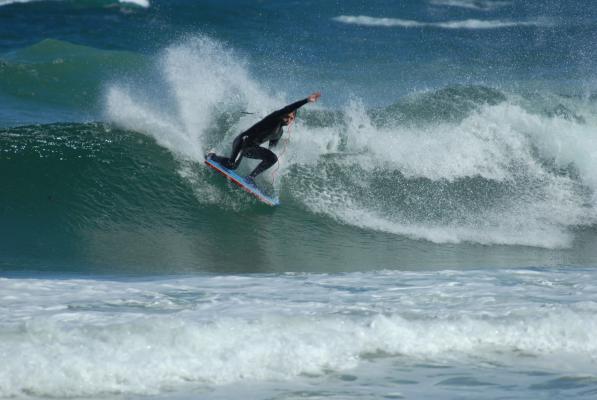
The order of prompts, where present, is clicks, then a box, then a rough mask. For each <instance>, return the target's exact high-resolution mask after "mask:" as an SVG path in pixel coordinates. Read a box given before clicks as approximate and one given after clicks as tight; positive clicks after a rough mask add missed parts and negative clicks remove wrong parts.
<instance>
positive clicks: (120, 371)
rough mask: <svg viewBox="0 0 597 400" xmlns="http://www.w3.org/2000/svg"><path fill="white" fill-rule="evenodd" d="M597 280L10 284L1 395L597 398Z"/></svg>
mask: <svg viewBox="0 0 597 400" xmlns="http://www.w3.org/2000/svg"><path fill="white" fill-rule="evenodd" d="M594 275H595V273H594V271H592V270H590V269H577V270H573V271H568V270H551V271H548V270H541V269H529V270H502V271H496V272H490V271H482V270H474V271H466V272H458V271H442V272H435V273H419V272H395V271H394V272H393V271H380V272H375V273H352V274H342V275H321V274H284V275H279V276H268V275H256V276H231V277H217V276H202V277H180V278H166V279H164V278H150V279H143V280H137V279H125V280H116V281H114V280H111V279H109V280H105V279H101V280H94V279H88V278H86V279H80V278H77V277H76V276H73V277H70V278H69V279H66V280H53V279H49V280H48V279H20V278H18V277H16V278H14V277H13V278H12V279H6V278H5V279H2V280H0V288H1V289H2V308H1V309H0V310H1V311H2V315H3V317H2V319H1V320H0V323H1V326H2V330H1V331H0V336H1V338H2V341H1V343H2V344H1V345H0V353H2V354H3V356H4V357H3V358H4V360H6V361H5V363H4V367H3V368H4V370H3V371H4V372H3V376H2V379H1V380H0V396H2V397H12V396H20V395H22V394H23V393H26V394H28V395H30V396H34V397H86V398H104V397H113V396H118V395H120V394H128V395H156V394H158V393H161V395H160V397H161V398H169V397H173V398H181V397H180V396H185V398H186V396H196V395H200V396H201V397H202V398H221V397H230V396H241V395H243V393H244V395H247V393H248V394H250V395H251V396H257V397H264V396H265V397H267V396H270V395H272V394H273V393H279V395H282V396H284V397H289V398H293V397H292V396H293V393H298V392H301V393H308V394H309V395H311V396H322V395H324V394H325V393H328V392H338V391H339V393H341V396H342V397H343V398H360V397H361V396H362V395H364V394H366V395H368V396H372V397H386V396H391V397H390V398H402V397H405V396H406V397H409V396H417V394H418V393H426V395H436V396H441V397H444V396H447V397H450V396H451V393H452V394H453V391H454V390H455V389H456V388H459V389H464V390H465V391H466V392H467V393H469V394H470V395H471V396H475V395H481V394H482V395H483V396H484V397H492V398H493V397H499V396H503V395H506V394H509V395H512V394H513V390H515V391H516V392H517V393H518V394H514V398H528V396H530V395H531V394H532V395H533V396H537V397H538V398H544V396H546V395H547V394H548V393H549V389H550V388H551V389H556V390H561V391H562V393H564V392H565V393H567V394H569V395H574V396H575V397H577V398H587V399H588V398H592V396H594V393H595V391H596V390H597V386H595V382H594V381H593V380H592V379H591V378H590V376H591V374H594V373H595V357H594V354H595V350H596V349H597V342H596V341H595V340H594V339H593V338H592V336H591V334H590V332H593V331H594V330H595V329H596V328H597V326H595V324H596V322H595V321H596V319H595V314H596V312H597V308H596V307H595V304H596V303H595V302H596V301H597V291H596V287H595V285H593V284H592V283H591V282H593V281H594V280H595V276H594ZM24 293H26V296H23V294H24ZM440 304H441V307H440V306H439V305H440ZM9 310H10V312H8V311H9ZM33 366H36V368H37V370H38V373H36V374H33V375H32V374H31V372H30V371H31V368H32V367H33ZM512 368H514V370H515V371H516V372H514V371H513V370H512ZM361 374H364V375H363V376H361ZM521 374H522V375H526V376H528V377H530V380H531V384H530V387H528V386H527V385H529V383H528V382H525V383H518V382H517V380H516V378H515V375H521ZM399 377H400V378H399ZM231 385H233V386H231ZM368 385H372V386H371V387H369V388H368V389H367V390H369V392H366V391H364V390H365V387H364V386H368ZM429 385H431V386H429ZM172 391H173V393H171V394H168V392H172ZM516 392H515V393H516Z"/></svg>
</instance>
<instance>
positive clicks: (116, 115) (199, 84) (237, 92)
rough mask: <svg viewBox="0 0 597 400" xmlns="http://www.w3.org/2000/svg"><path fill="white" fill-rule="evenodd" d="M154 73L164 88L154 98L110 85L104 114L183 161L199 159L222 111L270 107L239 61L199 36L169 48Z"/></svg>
mask: <svg viewBox="0 0 597 400" xmlns="http://www.w3.org/2000/svg"><path fill="white" fill-rule="evenodd" d="M158 69H159V74H160V76H159V79H160V80H162V81H163V82H160V83H159V84H162V83H163V84H165V87H166V89H165V90H166V92H164V93H162V96H161V97H160V98H155V96H153V95H152V94H151V93H149V92H147V91H145V90H144V88H143V87H141V88H137V89H133V88H130V87H129V86H128V85H126V84H122V83H118V84H113V85H111V86H110V87H109V88H108V90H107V96H106V113H107V116H108V118H109V119H110V120H112V121H113V122H115V123H116V124H118V125H120V126H122V127H124V128H127V129H131V130H136V131H139V132H143V133H146V134H149V135H151V136H153V137H154V138H155V139H156V140H157V142H158V143H160V144H161V145H163V146H164V147H166V148H168V149H170V150H171V151H172V152H174V153H175V154H179V155H181V156H182V157H184V158H187V159H191V160H195V161H198V160H202V159H203V155H204V152H205V151H206V150H208V149H206V148H205V146H206V145H208V143H207V142H208V139H207V137H206V135H207V132H208V130H209V129H210V128H213V126H214V123H215V118H216V117H217V116H218V115H220V114H221V113H222V112H224V111H226V110H228V109H230V108H233V107H234V106H235V105H236V106H237V107H238V108H240V109H245V108H250V109H251V110H254V111H256V112H260V111H262V110H267V109H268V108H270V109H271V108H273V106H272V104H273V102H272V99H271V97H269V96H267V95H266V94H265V91H264V90H263V89H261V88H260V87H259V86H258V85H257V84H255V82H254V81H252V80H251V79H250V77H249V74H248V71H247V68H246V66H245V64H244V63H243V61H242V60H241V59H240V58H239V57H237V56H235V55H234V53H233V52H232V51H231V50H230V49H228V48H226V47H224V46H223V45H222V44H221V43H219V42H217V41H214V40H211V39H208V38H205V37H202V38H196V39H192V40H189V41H186V42H185V43H183V44H181V45H176V46H171V47H169V48H167V49H166V50H165V51H164V52H163V53H162V54H161V56H160V58H159V68H158ZM172 104H174V107H175V108H174V110H172ZM164 110H166V111H164ZM263 114H264V115H265V112H264V113H263ZM243 122H244V121H243ZM234 133H238V132H233V133H232V134H234Z"/></svg>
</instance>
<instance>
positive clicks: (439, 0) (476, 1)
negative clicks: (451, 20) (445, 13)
mask: <svg viewBox="0 0 597 400" xmlns="http://www.w3.org/2000/svg"><path fill="white" fill-rule="evenodd" d="M429 4H432V5H434V6H443V7H457V8H466V9H470V10H477V11H492V10H495V9H498V8H502V7H507V6H509V5H511V4H512V3H511V2H509V1H496V0H493V1H492V0H430V1H429Z"/></svg>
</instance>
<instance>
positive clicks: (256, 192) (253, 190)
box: [204, 158, 280, 207]
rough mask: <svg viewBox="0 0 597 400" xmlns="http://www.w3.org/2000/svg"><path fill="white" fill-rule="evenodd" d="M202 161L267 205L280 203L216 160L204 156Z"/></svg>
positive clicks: (273, 205)
mask: <svg viewBox="0 0 597 400" xmlns="http://www.w3.org/2000/svg"><path fill="white" fill-rule="evenodd" d="M204 162H205V164H206V165H207V166H208V167H210V168H212V169H214V170H216V171H218V172H219V173H220V174H222V175H224V176H225V177H226V178H227V179H228V180H229V181H231V182H234V183H236V184H237V185H238V186H239V187H240V188H241V189H243V190H244V191H245V192H247V193H250V194H252V195H253V196H255V197H256V198H257V199H259V200H260V201H261V202H263V203H265V204H267V205H268V206H272V207H276V206H279V205H280V200H279V199H278V198H277V197H271V196H268V195H267V194H265V193H263V191H262V190H261V189H259V188H258V187H257V186H255V185H253V184H252V183H250V182H247V181H246V180H245V178H243V177H242V176H240V175H239V174H237V173H236V172H234V171H233V170H231V169H228V168H226V167H224V166H223V165H222V164H220V163H218V162H217V161H215V160H212V159H209V158H206V159H205V161H204Z"/></svg>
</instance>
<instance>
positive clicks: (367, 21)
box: [333, 15, 548, 29]
mask: <svg viewBox="0 0 597 400" xmlns="http://www.w3.org/2000/svg"><path fill="white" fill-rule="evenodd" d="M333 20H334V21H337V22H340V23H343V24H347V25H359V26H379V27H387V28H393V27H400V28H441V29H499V28H510V27H513V26H546V25H548V24H547V22H545V21H511V20H479V19H466V20H461V21H446V22H421V21H414V20H408V19H399V18H376V17H369V16H366V15H358V16H352V15H340V16H338V17H335V18H333Z"/></svg>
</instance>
